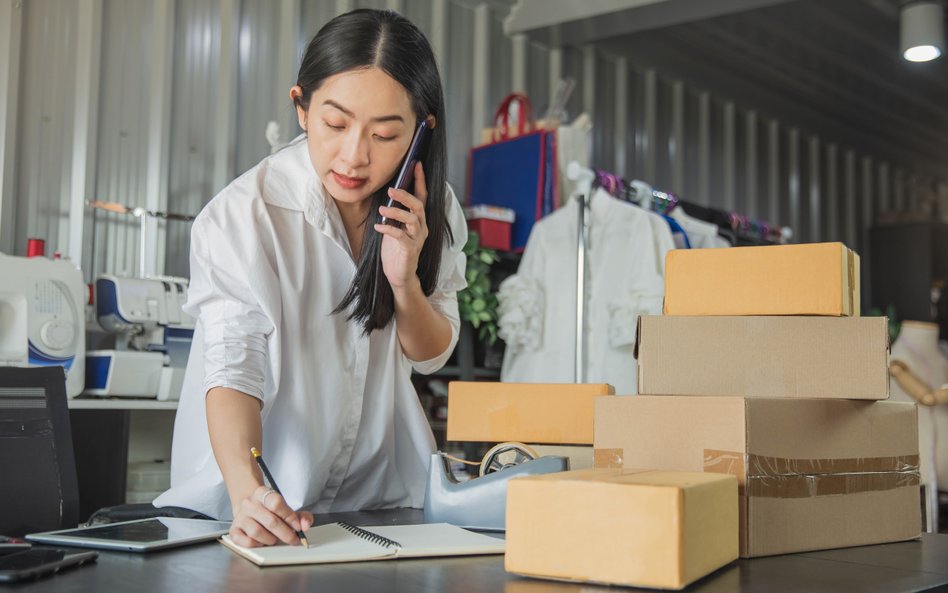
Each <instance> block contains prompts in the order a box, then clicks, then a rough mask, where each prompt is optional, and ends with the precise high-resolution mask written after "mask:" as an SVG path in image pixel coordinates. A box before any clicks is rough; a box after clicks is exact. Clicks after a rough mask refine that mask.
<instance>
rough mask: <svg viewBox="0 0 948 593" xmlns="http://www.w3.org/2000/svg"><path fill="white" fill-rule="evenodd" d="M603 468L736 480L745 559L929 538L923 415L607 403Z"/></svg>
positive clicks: (865, 406) (781, 404)
mask: <svg viewBox="0 0 948 593" xmlns="http://www.w3.org/2000/svg"><path fill="white" fill-rule="evenodd" d="M595 463H596V467H628V468H637V467H654V468H658V469H667V470H681V471H706V472H714V473H729V474H733V475H735V476H737V479H738V483H739V484H740V493H741V497H740V507H741V509H740V512H741V556H743V557H752V556H767V555H771V554H783V553H789V552H802V551H805V550H819V549H829V548H841V547H847V546H858V545H865V544H876V543H882V542H894V541H900V540H906V539H912V538H915V537H918V536H919V535H920V532H921V511H920V502H919V476H918V424H917V420H916V410H915V405H914V404H908V403H900V402H865V401H855V400H829V399H811V400H804V399H764V398H740V397H675V396H645V395H639V396H632V397H609V398H605V397H604V398H598V400H597V401H596V435H595Z"/></svg>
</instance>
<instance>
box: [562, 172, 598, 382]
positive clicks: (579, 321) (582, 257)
mask: <svg viewBox="0 0 948 593" xmlns="http://www.w3.org/2000/svg"><path fill="white" fill-rule="evenodd" d="M566 176H567V177H568V178H569V179H570V180H571V181H574V182H575V183H576V186H577V187H576V191H575V192H574V193H573V196H572V197H574V198H575V199H576V207H577V208H578V209H579V217H578V224H577V228H576V359H575V361H574V367H573V380H574V381H575V382H576V383H585V382H586V364H585V363H586V331H585V329H586V259H587V250H588V248H589V198H590V192H591V191H592V186H593V181H594V180H595V179H596V174H595V173H594V172H593V170H592V169H587V168H586V167H583V166H582V165H580V164H579V163H578V162H576V161H573V162H571V163H570V164H569V166H568V167H567V168H566Z"/></svg>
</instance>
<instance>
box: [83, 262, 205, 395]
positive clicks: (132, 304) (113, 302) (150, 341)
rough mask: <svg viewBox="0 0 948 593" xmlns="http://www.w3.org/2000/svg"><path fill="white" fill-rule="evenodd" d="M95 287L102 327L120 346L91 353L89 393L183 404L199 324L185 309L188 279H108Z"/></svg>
mask: <svg viewBox="0 0 948 593" xmlns="http://www.w3.org/2000/svg"><path fill="white" fill-rule="evenodd" d="M95 288H96V317H97V318H98V321H99V325H101V326H102V328H103V329H104V330H105V331H107V332H110V333H114V334H116V335H117V344H116V348H115V349H114V350H93V351H90V352H88V353H87V354H86V367H87V371H86V393H88V394H90V395H98V396H111V397H156V398H157V399H159V400H168V399H178V397H179V394H180V392H181V383H182V382H183V380H184V370H185V367H186V366H187V362H188V353H189V351H190V349H191V338H192V336H193V335H194V319H193V318H192V317H190V316H188V315H187V314H185V313H184V312H183V311H182V310H181V308H182V306H183V305H184V303H185V301H186V300H187V289H188V282H187V280H185V279H183V278H120V277H118V276H112V275H108V274H103V275H102V276H100V277H99V278H98V279H97V280H96V283H95Z"/></svg>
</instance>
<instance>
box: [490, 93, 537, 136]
mask: <svg viewBox="0 0 948 593" xmlns="http://www.w3.org/2000/svg"><path fill="white" fill-rule="evenodd" d="M514 104H516V105H518V106H519V108H520V110H519V113H518V118H517V134H516V135H517V136H522V135H523V134H525V133H527V132H529V131H530V128H532V127H533V124H534V120H533V106H532V105H531V104H530V99H529V98H528V97H527V96H526V95H525V94H523V93H511V94H509V95H507V96H506V97H504V100H503V101H501V102H500V105H499V106H498V107H497V111H496V112H494V132H493V139H494V141H495V142H496V141H498V140H506V139H508V138H512V137H513V136H512V135H511V134H510V111H511V108H512V107H513V106H514Z"/></svg>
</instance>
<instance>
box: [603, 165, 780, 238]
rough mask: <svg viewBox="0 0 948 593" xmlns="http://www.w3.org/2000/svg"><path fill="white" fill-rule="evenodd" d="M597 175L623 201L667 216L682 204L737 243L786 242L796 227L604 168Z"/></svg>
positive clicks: (613, 194) (605, 187) (690, 213)
mask: <svg viewBox="0 0 948 593" xmlns="http://www.w3.org/2000/svg"><path fill="white" fill-rule="evenodd" d="M595 176H596V177H595V182H596V185H597V186H598V187H601V188H603V189H604V190H606V191H607V192H609V194H611V195H612V196H613V197H615V198H619V199H620V200H625V201H627V202H632V203H635V204H638V205H639V206H642V207H643V208H646V209H647V210H651V211H652V212H657V213H659V214H664V215H668V214H670V213H671V212H672V211H673V210H674V209H675V208H677V207H679V206H680V207H681V209H682V210H683V211H684V212H685V213H686V214H688V215H690V216H693V217H695V218H698V219H701V220H703V221H705V222H711V223H714V224H716V225H718V227H719V228H720V229H721V230H722V232H721V234H722V235H723V236H724V237H725V238H726V239H728V240H729V241H730V242H731V244H732V245H734V246H738V245H760V244H783V243H787V242H789V241H790V239H792V238H793V230H792V229H791V228H790V227H787V226H780V225H776V224H772V223H769V222H765V221H762V220H754V219H751V218H750V217H748V216H745V215H743V214H739V213H737V212H727V211H725V210H720V209H718V208H710V207H707V206H699V205H698V204H693V203H691V202H686V201H684V200H682V199H681V198H679V197H678V196H676V195H675V194H673V193H671V192H667V191H662V190H658V189H655V188H653V187H652V186H650V185H649V184H647V183H645V182H644V181H640V180H638V179H634V180H632V181H627V180H626V179H624V178H623V177H620V176H618V175H616V174H615V173H610V172H608V171H604V170H601V169H600V170H596V171H595Z"/></svg>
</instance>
